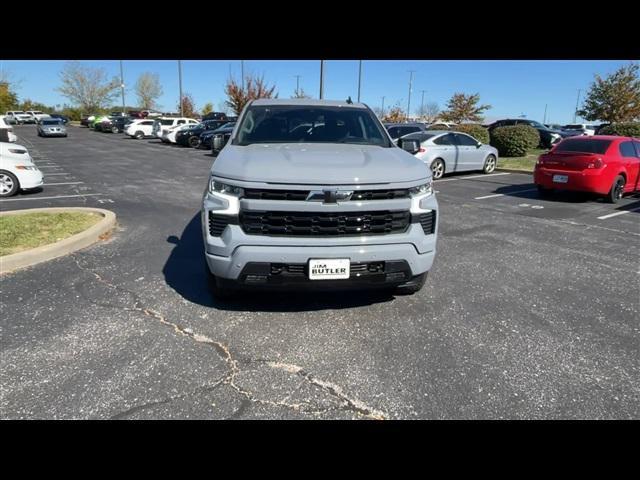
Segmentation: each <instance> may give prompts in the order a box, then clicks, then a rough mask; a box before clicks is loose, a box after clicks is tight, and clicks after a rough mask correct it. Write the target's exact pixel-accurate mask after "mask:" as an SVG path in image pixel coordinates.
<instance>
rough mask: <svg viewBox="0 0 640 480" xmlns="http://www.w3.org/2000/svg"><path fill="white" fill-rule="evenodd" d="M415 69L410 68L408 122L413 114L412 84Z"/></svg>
mask: <svg viewBox="0 0 640 480" xmlns="http://www.w3.org/2000/svg"><path fill="white" fill-rule="evenodd" d="M414 72H415V70H409V98H408V99H407V122H408V121H409V115H410V114H411V85H412V84H413V74H414Z"/></svg>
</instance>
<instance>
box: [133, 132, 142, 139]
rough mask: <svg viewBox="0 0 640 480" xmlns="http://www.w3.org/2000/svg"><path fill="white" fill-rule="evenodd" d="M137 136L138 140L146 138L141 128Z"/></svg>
mask: <svg viewBox="0 0 640 480" xmlns="http://www.w3.org/2000/svg"><path fill="white" fill-rule="evenodd" d="M134 137H135V138H137V139H138V140H142V139H143V138H144V132H141V131H140V130H138V131H137V132H136V133H135V135H134Z"/></svg>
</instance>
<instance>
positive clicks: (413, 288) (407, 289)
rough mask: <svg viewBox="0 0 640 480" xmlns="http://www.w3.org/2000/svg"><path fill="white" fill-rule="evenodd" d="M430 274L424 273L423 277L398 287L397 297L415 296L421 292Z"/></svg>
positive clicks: (418, 276)
mask: <svg viewBox="0 0 640 480" xmlns="http://www.w3.org/2000/svg"><path fill="white" fill-rule="evenodd" d="M428 273H429V272H424V273H423V274H421V275H417V276H415V277H413V278H412V279H411V280H409V281H408V282H407V283H405V284H402V285H400V286H398V287H397V288H396V291H395V293H396V294H397V295H413V294H414V293H418V292H419V291H420V290H422V287H424V284H425V282H426V281H427V274H428Z"/></svg>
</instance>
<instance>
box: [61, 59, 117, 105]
mask: <svg viewBox="0 0 640 480" xmlns="http://www.w3.org/2000/svg"><path fill="white" fill-rule="evenodd" d="M60 80H61V82H62V85H61V86H60V87H58V88H57V89H56V90H57V91H58V92H60V93H61V94H62V95H63V96H65V97H67V98H68V99H69V100H71V102H72V103H74V104H76V105H78V106H79V107H80V108H82V109H83V110H84V111H85V112H94V111H98V110H100V109H102V108H104V107H106V106H108V105H110V104H111V102H112V101H113V100H114V99H115V97H116V96H117V95H118V88H119V87H120V80H119V79H118V78H117V77H113V78H112V79H111V80H108V78H107V72H106V71H105V70H104V69H103V68H93V67H89V66H86V65H83V64H81V63H80V62H68V63H67V64H66V65H65V66H64V67H63V69H62V72H60Z"/></svg>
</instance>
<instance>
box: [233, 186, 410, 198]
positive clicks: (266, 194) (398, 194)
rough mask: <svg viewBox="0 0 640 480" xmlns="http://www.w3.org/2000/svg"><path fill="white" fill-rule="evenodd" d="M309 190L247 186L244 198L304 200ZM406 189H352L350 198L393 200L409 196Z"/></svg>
mask: <svg viewBox="0 0 640 480" xmlns="http://www.w3.org/2000/svg"><path fill="white" fill-rule="evenodd" d="M309 193H310V190H265V189H259V188H251V189H249V188H247V189H245V191H244V198H249V199H254V200H296V201H305V200H306V199H307V197H308V196H309ZM409 196H410V195H409V190H408V189H406V188H405V189H395V190H389V189H382V190H354V192H353V195H352V196H351V200H354V201H355V200H358V201H361V200H395V199H398V198H409Z"/></svg>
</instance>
